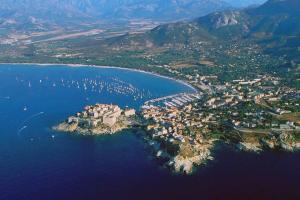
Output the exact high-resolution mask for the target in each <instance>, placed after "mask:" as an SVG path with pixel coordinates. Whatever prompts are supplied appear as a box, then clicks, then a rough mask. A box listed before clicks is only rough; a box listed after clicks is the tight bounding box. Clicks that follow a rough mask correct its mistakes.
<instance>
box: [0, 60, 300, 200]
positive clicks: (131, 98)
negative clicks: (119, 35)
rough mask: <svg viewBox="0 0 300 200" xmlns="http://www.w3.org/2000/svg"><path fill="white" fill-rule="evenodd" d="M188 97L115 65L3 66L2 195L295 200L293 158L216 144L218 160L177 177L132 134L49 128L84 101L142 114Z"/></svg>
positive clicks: (299, 175) (175, 86)
mask: <svg viewBox="0 0 300 200" xmlns="http://www.w3.org/2000/svg"><path fill="white" fill-rule="evenodd" d="M62 79H63V81H62ZM87 79H88V81H91V80H92V81H94V82H93V83H92V84H88V83H87ZM72 81H73V82H72ZM77 82H78V84H77ZM95 82H96V83H97V86H96V85H95V84H94V83H95ZM84 83H86V89H84ZM98 83H102V84H103V85H102V86H103V88H102V90H101V91H99V88H100V86H99V85H100V84H98ZM78 85H79V88H78V87H77V86H78ZM93 85H94V88H92V86H93ZM113 88H118V90H114V89H113ZM188 91H191V89H190V88H188V87H187V86H185V85H182V84H180V83H178V82H175V81H173V80H169V79H164V78H161V77H156V76H153V75H150V74H144V73H138V72H133V71H126V70H120V69H95V68H87V67H85V68H69V67H61V66H59V67H58V66H57V67H54V66H51V67H36V66H10V65H2V66H0V125H1V131H0V199H33V200H35V199H37V200H40V199H183V198H184V199H186V198H191V197H193V198H194V199H211V198H213V199H232V198H243V199H259V198H263V197H264V198H272V199H277V198H281V197H285V198H288V197H296V196H300V192H298V186H299V183H298V181H299V179H300V172H299V169H300V157H299V154H288V153H278V152H277V153H274V152H267V153H263V154H261V155H257V154H250V153H240V152H236V151H234V150H232V149H231V148H229V147H222V148H221V147H220V148H217V149H216V150H215V157H216V160H215V161H212V162H209V163H208V165H207V166H205V167H201V168H200V169H199V171H198V172H197V173H196V174H195V175H194V176H179V175H173V174H171V173H169V171H168V170H166V169H162V168H160V167H159V165H158V164H157V163H156V161H155V160H153V159H151V156H150V152H149V150H148V149H147V147H146V146H145V144H144V143H143V141H142V140H141V138H139V137H137V136H136V135H135V134H133V133H131V132H123V133H120V134H116V135H112V136H98V137H92V136H79V135H70V134H63V133H55V132H53V131H51V126H53V125H55V124H57V123H58V122H60V121H61V120H64V119H65V118H66V117H68V116H69V115H71V114H74V113H76V112H77V111H80V110H82V108H83V107H84V106H85V105H87V104H95V103H97V102H98V103H114V104H119V105H120V106H122V107H125V106H129V107H134V108H139V106H140V105H141V104H142V103H143V102H144V101H146V100H148V99H151V98H156V97H161V96H166V95H170V94H175V93H179V92H188ZM137 97H138V99H137ZM135 99H136V100H135Z"/></svg>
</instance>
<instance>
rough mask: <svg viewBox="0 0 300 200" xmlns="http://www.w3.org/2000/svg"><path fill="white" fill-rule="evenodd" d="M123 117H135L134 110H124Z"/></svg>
mask: <svg viewBox="0 0 300 200" xmlns="http://www.w3.org/2000/svg"><path fill="white" fill-rule="evenodd" d="M124 115H125V116H126V117H130V116H133V115H135V110H134V109H126V110H125V111H124Z"/></svg>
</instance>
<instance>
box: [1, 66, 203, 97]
mask: <svg viewBox="0 0 300 200" xmlns="http://www.w3.org/2000/svg"><path fill="white" fill-rule="evenodd" d="M1 65H36V66H40V67H43V66H65V67H71V68H77V67H78V68H80V67H91V68H100V69H119V70H126V71H132V72H139V73H144V74H150V75H152V76H156V77H160V78H165V79H169V80H172V81H175V82H177V83H180V84H182V85H185V86H187V87H188V88H190V89H191V90H193V93H197V92H198V90H197V89H196V88H195V87H194V86H192V85H191V84H189V83H188V82H186V81H183V80H180V79H175V78H173V77H170V76H165V75H161V74H158V73H155V72H150V71H145V70H139V69H135V68H132V69H131V68H126V67H114V66H101V65H87V64H63V63H0V66H1Z"/></svg>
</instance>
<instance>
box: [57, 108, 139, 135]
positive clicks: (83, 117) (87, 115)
mask: <svg viewBox="0 0 300 200" xmlns="http://www.w3.org/2000/svg"><path fill="white" fill-rule="evenodd" d="M134 116H135V110H134V109H125V110H122V109H121V108H120V107H119V106H117V105H108V104H96V105H94V106H86V107H85V108H84V111H82V112H79V113H77V114H76V115H75V116H70V117H69V118H68V119H67V120H66V121H65V122H63V123H61V124H59V125H58V126H55V127H54V128H53V129H54V130H56V131H62V132H77V133H81V134H84V135H101V134H113V133H116V132H119V131H121V130H124V129H127V128H130V127H131V126H132V125H134V124H135V121H134Z"/></svg>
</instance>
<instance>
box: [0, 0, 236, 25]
mask: <svg viewBox="0 0 300 200" xmlns="http://www.w3.org/2000/svg"><path fill="white" fill-rule="evenodd" d="M229 7H230V5H229V4H227V3H225V2H223V1H221V0H164V1H161V0H47V1H45V0H0V11H1V14H0V15H1V16H2V17H3V16H7V17H9V16H10V15H12V16H14V15H23V16H26V15H27V16H32V17H35V18H42V19H50V20H55V21H56V22H58V21H63V20H65V19H68V20H70V19H74V18H75V19H77V20H78V19H80V18H88V17H90V18H98V19H99V18H100V19H103V18H107V19H122V18H125V19H132V18H143V19H144V18H149V19H156V20H178V19H183V18H189V19H191V18H193V17H198V16H202V15H205V14H208V13H210V12H213V11H216V10H222V9H226V8H229Z"/></svg>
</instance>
